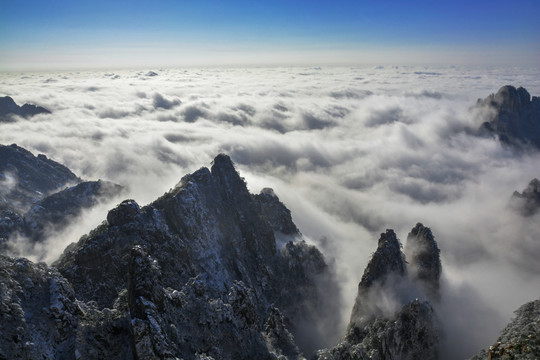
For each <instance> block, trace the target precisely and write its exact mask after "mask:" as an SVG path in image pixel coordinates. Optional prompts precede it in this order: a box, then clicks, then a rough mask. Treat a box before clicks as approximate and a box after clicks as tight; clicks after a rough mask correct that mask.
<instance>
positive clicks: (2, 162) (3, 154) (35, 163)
mask: <svg viewBox="0 0 540 360" xmlns="http://www.w3.org/2000/svg"><path fill="white" fill-rule="evenodd" d="M78 182H80V179H79V178H78V177H77V176H76V175H75V174H73V173H72V172H71V171H70V170H69V169H68V168H67V167H65V166H63V165H61V164H59V163H57V162H56V161H53V160H51V159H48V158H47V157H46V156H45V155H43V154H39V155H38V156H34V155H33V154H32V153H31V152H29V151H27V150H25V149H23V148H22V147H19V146H17V145H16V144H12V145H10V146H5V145H0V184H2V186H1V187H0V210H11V211H15V212H19V213H24V212H26V211H27V210H28V209H29V208H30V206H31V205H32V204H33V203H34V202H36V201H38V200H41V199H43V198H44V197H45V196H47V195H49V194H51V193H53V192H56V191H58V190H60V189H62V188H63V187H65V186H67V185H71V184H74V183H78Z"/></svg>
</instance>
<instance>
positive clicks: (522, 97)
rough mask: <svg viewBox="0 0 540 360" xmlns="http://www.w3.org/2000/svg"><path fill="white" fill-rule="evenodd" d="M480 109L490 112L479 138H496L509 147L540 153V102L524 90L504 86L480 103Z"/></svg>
mask: <svg viewBox="0 0 540 360" xmlns="http://www.w3.org/2000/svg"><path fill="white" fill-rule="evenodd" d="M476 108H477V109H485V110H487V113H488V114H487V121H485V122H484V123H482V125H481V126H480V129H479V131H480V134H484V135H491V136H497V137H498V138H499V140H500V141H501V142H502V143H503V144H505V145H509V146H513V147H517V148H523V147H524V146H533V147H535V148H537V149H540V98H539V97H537V96H533V97H532V98H531V95H530V94H529V92H528V91H527V90H525V89H524V88H522V87H519V88H517V89H516V88H515V87H513V86H510V85H506V86H503V87H502V88H500V89H499V91H498V92H497V93H496V94H491V95H489V96H488V97H487V98H485V99H483V100H481V99H479V100H478V101H477V103H476Z"/></svg>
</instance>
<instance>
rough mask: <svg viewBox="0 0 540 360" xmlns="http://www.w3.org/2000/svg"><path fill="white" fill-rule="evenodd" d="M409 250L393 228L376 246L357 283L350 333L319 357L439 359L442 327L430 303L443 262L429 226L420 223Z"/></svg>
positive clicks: (323, 359)
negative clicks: (403, 250) (440, 328)
mask: <svg viewBox="0 0 540 360" xmlns="http://www.w3.org/2000/svg"><path fill="white" fill-rule="evenodd" d="M405 253H406V254H409V256H410V258H411V260H410V262H409V264H407V261H406V260H409V257H406V256H405V254H404V253H403V252H402V251H401V243H400V242H399V240H398V238H397V237H396V234H395V233H394V231H393V230H386V232H385V233H382V234H381V237H380V238H379V241H378V247H377V250H376V251H375V253H374V254H373V256H372V257H371V260H370V262H369V263H368V265H367V267H366V269H365V271H364V274H363V276H362V280H361V281H360V284H359V285H358V295H357V297H356V301H355V305H354V308H353V310H352V313H351V320H350V322H349V326H348V329H347V333H346V335H345V337H344V339H343V341H342V342H340V343H339V344H338V345H337V346H335V347H333V348H330V349H324V350H320V351H318V352H317V359H319V360H345V359H364V358H366V359H381V360H382V359H411V360H412V359H437V357H438V349H439V333H440V330H439V327H438V323H437V319H436V314H435V311H434V309H433V307H432V305H431V301H437V300H438V293H437V290H438V286H439V277H440V274H441V263H440V258H439V249H438V247H437V244H436V242H435V240H434V238H433V235H432V234H431V230H430V229H429V228H427V227H424V226H423V225H422V224H417V225H416V226H415V227H414V228H413V229H412V231H411V232H410V233H409V236H408V239H407V247H406V249H405Z"/></svg>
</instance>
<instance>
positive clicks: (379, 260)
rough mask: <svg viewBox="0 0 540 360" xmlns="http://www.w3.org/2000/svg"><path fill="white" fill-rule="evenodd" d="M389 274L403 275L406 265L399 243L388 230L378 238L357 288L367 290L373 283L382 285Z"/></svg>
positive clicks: (394, 235)
mask: <svg viewBox="0 0 540 360" xmlns="http://www.w3.org/2000/svg"><path fill="white" fill-rule="evenodd" d="M390 274H395V275H399V276H403V275H405V274H406V265H405V256H404V255H403V253H402V252H401V243H400V242H399V240H398V238H397V236H396V234H395V233H394V230H391V229H388V230H386V232H384V233H382V234H381V236H380V238H379V242H378V246H377V250H376V251H375V253H374V254H373V256H372V257H371V260H370V261H369V264H368V265H367V267H366V269H365V270H364V275H363V276H362V280H361V281H360V285H359V288H363V289H368V288H369V287H371V286H372V285H373V283H374V282H381V283H384V281H385V278H386V277H387V276H389V275H390Z"/></svg>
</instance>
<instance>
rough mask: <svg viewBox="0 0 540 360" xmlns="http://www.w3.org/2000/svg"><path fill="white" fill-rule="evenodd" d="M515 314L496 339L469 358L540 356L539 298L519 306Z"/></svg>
mask: <svg viewBox="0 0 540 360" xmlns="http://www.w3.org/2000/svg"><path fill="white" fill-rule="evenodd" d="M515 314H516V317H515V318H514V319H513V320H512V321H511V322H510V323H509V324H508V325H507V326H506V327H505V328H504V330H503V331H502V332H501V336H499V338H498V339H497V341H496V342H495V343H494V344H493V345H491V346H490V347H489V349H485V350H482V351H480V353H479V354H478V355H476V356H473V357H472V358H471V360H488V359H489V360H496V359H539V358H540V299H538V300H535V301H531V302H529V303H527V304H525V305H523V306H521V307H520V308H519V309H517V310H516V312H515Z"/></svg>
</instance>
